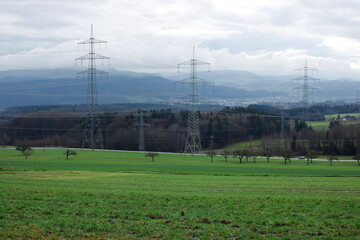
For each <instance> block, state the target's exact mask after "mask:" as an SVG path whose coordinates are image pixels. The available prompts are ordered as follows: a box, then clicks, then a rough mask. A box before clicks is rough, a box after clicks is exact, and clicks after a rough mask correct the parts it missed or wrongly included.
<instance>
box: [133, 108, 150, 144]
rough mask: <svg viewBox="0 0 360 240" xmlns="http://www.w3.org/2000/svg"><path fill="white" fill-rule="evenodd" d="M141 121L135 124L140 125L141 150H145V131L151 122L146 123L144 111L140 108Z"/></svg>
mask: <svg viewBox="0 0 360 240" xmlns="http://www.w3.org/2000/svg"><path fill="white" fill-rule="evenodd" d="M138 116H139V123H135V126H137V127H139V129H140V135H139V151H145V131H144V128H147V127H149V126H150V124H147V123H144V111H143V110H139V114H138Z"/></svg>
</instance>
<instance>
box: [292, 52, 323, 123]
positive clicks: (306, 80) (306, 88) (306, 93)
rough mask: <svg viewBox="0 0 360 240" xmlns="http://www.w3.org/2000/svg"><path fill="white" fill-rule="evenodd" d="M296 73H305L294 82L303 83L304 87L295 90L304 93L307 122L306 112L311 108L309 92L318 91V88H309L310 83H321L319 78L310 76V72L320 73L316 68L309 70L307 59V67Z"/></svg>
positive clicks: (303, 102)
mask: <svg viewBox="0 0 360 240" xmlns="http://www.w3.org/2000/svg"><path fill="white" fill-rule="evenodd" d="M295 71H299V72H303V73H304V75H303V76H301V77H298V78H294V79H293V81H302V86H300V87H296V88H294V90H298V91H302V101H301V103H302V105H303V107H304V112H303V118H304V119H303V120H304V121H306V112H307V109H308V108H309V90H318V88H313V87H310V86H309V81H314V82H316V81H319V79H317V78H313V77H310V76H309V72H315V71H318V70H317V69H315V68H308V66H307V59H305V66H304V67H303V68H299V69H295Z"/></svg>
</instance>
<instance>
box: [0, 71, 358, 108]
mask: <svg viewBox="0 0 360 240" xmlns="http://www.w3.org/2000/svg"><path fill="white" fill-rule="evenodd" d="M108 71H109V76H108V78H107V77H102V78H99V79H98V85H97V89H98V101H99V103H101V104H111V103H136V102H144V103H145V102H149V103H151V102H168V101H171V100H173V99H185V98H186V96H187V94H188V89H187V87H186V85H185V86H181V85H177V86H176V89H175V90H174V81H177V80H181V79H184V78H187V77H189V73H187V72H182V73H180V74H177V73H162V74H160V73H136V72H129V71H117V70H114V69H109V70H108ZM77 72H79V70H78V69H55V70H51V69H50V70H10V71H3V72H0V108H4V107H11V106H24V105H37V104H39V105H41V104H81V103H86V95H87V79H86V76H85V78H84V79H83V78H82V77H81V76H80V75H79V76H78V77H77V76H76V73H77ZM198 76H199V78H203V79H205V80H206V81H211V82H214V83H215V91H213V90H212V86H207V87H206V88H204V87H203V86H202V85H199V95H200V98H201V99H207V101H209V100H211V99H212V100H214V99H216V101H218V100H219V99H225V100H229V101H230V100H233V99H239V101H240V100H241V99H247V100H249V99H260V98H261V99H262V100H266V99H268V98H276V97H288V96H291V94H292V93H293V88H294V87H297V86H300V84H292V82H291V79H293V78H294V76H262V75H256V74H253V73H250V72H246V71H236V70H223V71H212V72H199V74H198ZM310 86H311V87H317V88H319V93H316V94H314V95H315V96H318V97H320V98H324V99H332V98H350V97H353V98H354V97H355V95H356V92H357V90H360V81H355V80H353V79H340V80H333V81H324V80H323V81H320V84H314V85H313V84H311V85H310Z"/></svg>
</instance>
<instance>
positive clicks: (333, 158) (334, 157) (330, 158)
mask: <svg viewBox="0 0 360 240" xmlns="http://www.w3.org/2000/svg"><path fill="white" fill-rule="evenodd" d="M334 160H338V157H337V156H336V155H329V156H328V161H329V163H330V166H332V165H333V161H334Z"/></svg>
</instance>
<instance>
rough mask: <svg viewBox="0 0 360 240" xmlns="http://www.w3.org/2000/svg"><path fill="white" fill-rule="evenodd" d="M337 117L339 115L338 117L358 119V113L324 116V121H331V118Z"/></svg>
mask: <svg viewBox="0 0 360 240" xmlns="http://www.w3.org/2000/svg"><path fill="white" fill-rule="evenodd" d="M338 115H340V117H345V116H354V117H359V113H342V114H330V115H325V119H326V120H331V119H333V118H337V117H338Z"/></svg>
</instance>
